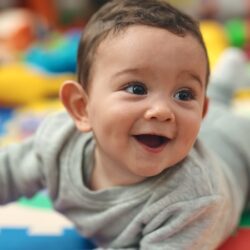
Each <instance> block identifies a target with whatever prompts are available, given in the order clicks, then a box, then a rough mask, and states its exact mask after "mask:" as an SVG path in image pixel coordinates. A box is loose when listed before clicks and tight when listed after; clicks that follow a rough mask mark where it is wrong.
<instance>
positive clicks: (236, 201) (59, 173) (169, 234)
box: [0, 112, 243, 250]
mask: <svg viewBox="0 0 250 250" xmlns="http://www.w3.org/2000/svg"><path fill="white" fill-rule="evenodd" d="M94 147H95V142H94V139H93V136H92V134H91V133H88V134H81V133H80V132H78V131H77V130H76V129H75V127H74V124H73V121H72V120H71V118H69V116H68V115H67V114H66V113H63V112H62V113H59V114H56V115H53V116H51V117H49V118H48V119H47V120H45V121H44V123H43V124H42V126H41V127H40V128H39V129H38V131H37V133H36V135H34V137H32V138H29V139H28V140H26V141H25V142H22V143H20V144H16V145H10V146H8V147H5V148H2V149H0V204H5V203H8V202H11V201H13V200H16V199H17V198H18V197H20V196H27V197H31V196H33V195H34V194H35V193H36V192H38V191H39V190H41V189H43V188H47V189H48V192H49V195H50V197H51V199H52V201H53V205H54V208H55V209H56V210H57V211H59V212H60V213H62V214H64V215H65V216H66V217H68V218H69V219H70V220H71V221H72V222H73V223H74V224H75V226H76V228H77V229H78V230H79V232H80V233H81V234H82V235H84V236H85V237H88V238H90V239H92V240H93V242H94V243H96V244H97V246H100V247H103V248H107V249H149V250H152V249H156V250H157V249H164V250H168V249H176V250H185V249H187V250H203V249H215V248H216V247H217V246H218V244H219V243H220V242H221V241H223V240H224V239H225V238H226V237H227V236H228V235H229V234H230V233H231V232H232V231H233V230H234V229H235V227H236V225H237V223H238V219H239V214H240V210H241V208H242V203H243V199H242V198H241V197H240V196H238V194H237V193H236V192H235V191H234V190H237V185H236V183H234V178H233V176H232V175H231V173H230V172H229V171H228V168H227V167H226V165H225V163H224V162H223V161H222V160H220V159H219V158H217V157H215V156H214V155H213V154H211V153H210V152H209V151H208V150H207V148H206V147H204V146H203V145H202V143H201V142H200V141H199V140H197V142H196V144H195V146H194V148H193V149H192V151H191V152H190V154H189V155H188V156H187V157H186V159H185V160H183V161H182V162H181V163H179V164H178V165H176V166H173V167H171V168H169V169H167V170H165V171H164V172H162V173H161V174H160V175H158V176H155V177H151V178H148V179H147V180H146V181H144V182H141V183H138V184H136V185H132V186H118V187H113V188H109V189H106V190H100V191H92V190H90V189H89V188H88V180H89V177H90V175H91V171H92V167H93V161H94V159H93V155H94V154H93V152H94Z"/></svg>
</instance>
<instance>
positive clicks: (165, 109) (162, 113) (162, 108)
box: [144, 102, 175, 122]
mask: <svg viewBox="0 0 250 250" xmlns="http://www.w3.org/2000/svg"><path fill="white" fill-rule="evenodd" d="M144 118H145V119H146V120H151V119H155V120H158V121H161V122H164V121H169V122H170V121H171V122H173V121H175V115H174V112H173V111H172V109H171V108H170V106H169V105H168V104H167V103H166V102H156V103H154V104H153V105H152V106H151V107H150V108H148V109H147V110H146V112H145V115H144Z"/></svg>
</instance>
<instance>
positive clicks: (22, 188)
mask: <svg viewBox="0 0 250 250" xmlns="http://www.w3.org/2000/svg"><path fill="white" fill-rule="evenodd" d="M43 187H44V176H43V173H42V171H41V159H40V157H39V155H38V154H37V152H36V148H35V146H34V139H33V138H29V139H28V140H26V141H24V142H22V143H19V144H13V145H10V146H7V147H4V148H1V149H0V204H5V203H7V202H11V201H14V200H16V199H18V198H19V197H21V196H27V197H31V196H32V195H34V194H35V193H36V192H37V191H38V190H40V189H42V188H43Z"/></svg>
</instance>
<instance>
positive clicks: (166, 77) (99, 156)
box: [87, 25, 207, 185]
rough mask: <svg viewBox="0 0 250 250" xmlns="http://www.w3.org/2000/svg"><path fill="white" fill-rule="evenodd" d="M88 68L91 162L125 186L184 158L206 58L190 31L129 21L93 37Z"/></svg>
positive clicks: (197, 115) (201, 102)
mask: <svg viewBox="0 0 250 250" xmlns="http://www.w3.org/2000/svg"><path fill="white" fill-rule="evenodd" d="M92 70H93V71H92V78H91V82H90V85H89V87H90V88H89V92H88V95H89V99H88V105H87V110H88V114H89V123H90V125H91V127H92V130H93V132H94V134H95V138H96V142H97V145H96V167H97V168H99V169H100V168H108V169H109V170H110V175H113V176H117V178H118V179H119V178H120V180H117V181H118V182H117V183H119V184H123V185H126V184H129V183H132V182H137V181H141V180H143V179H144V178H146V177H149V176H154V175H157V174H159V173H160V172H162V171H163V170H164V169H167V168H169V167H171V166H173V165H174V164H176V163H178V162H179V161H181V160H182V159H183V158H185V156H186V155H187V154H188V152H189V150H190V149H191V147H192V146H193V144H194V142H195V140H196V136H197V134H198V131H199V128H200V124H201V121H202V118H203V116H204V114H205V112H206V105H207V100H206V97H205V96H206V95H205V91H206V70H207V62H206V57H205V53H204V51H203V49H202V47H201V45H200V44H199V43H198V41H197V40H196V39H195V38H193V37H192V36H191V35H186V36H185V37H180V36H176V35H174V34H172V33H170V32H168V31H166V30H164V29H160V28H154V27H148V26H142V25H137V26H131V27H129V28H128V29H127V30H126V31H124V32H122V33H120V34H118V35H116V36H114V37H108V38H107V39H106V40H104V41H103V42H102V43H101V44H100V46H99V48H98V50H97V52H96V57H95V62H94V64H93V68H92Z"/></svg>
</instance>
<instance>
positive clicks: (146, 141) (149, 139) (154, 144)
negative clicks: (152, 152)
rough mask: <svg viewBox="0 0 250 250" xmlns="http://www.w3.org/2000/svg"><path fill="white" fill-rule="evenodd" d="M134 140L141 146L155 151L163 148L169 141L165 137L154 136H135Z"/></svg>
mask: <svg viewBox="0 0 250 250" xmlns="http://www.w3.org/2000/svg"><path fill="white" fill-rule="evenodd" d="M134 138H135V139H136V140H137V141H138V142H140V143H141V144H143V145H145V146H147V147H149V148H154V149H156V148H159V147H162V146H163V145H165V144H166V143H167V142H168V141H169V138H167V137H165V136H161V135H152V134H141V135H135V136H134Z"/></svg>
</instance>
